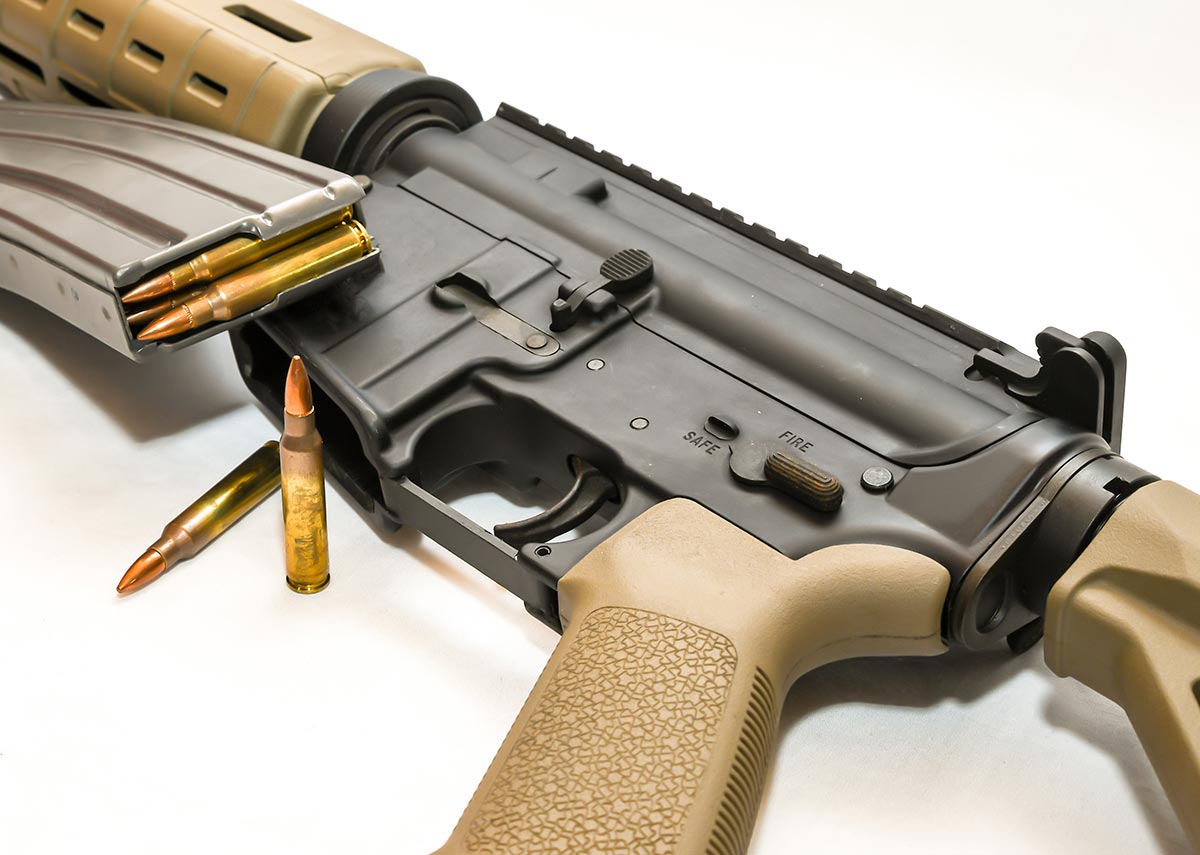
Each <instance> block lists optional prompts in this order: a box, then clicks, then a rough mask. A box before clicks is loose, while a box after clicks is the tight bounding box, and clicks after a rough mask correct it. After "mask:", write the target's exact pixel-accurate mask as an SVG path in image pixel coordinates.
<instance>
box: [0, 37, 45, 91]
mask: <svg viewBox="0 0 1200 855" xmlns="http://www.w3.org/2000/svg"><path fill="white" fill-rule="evenodd" d="M0 59H3V60H5V61H6V62H8V63H9V64H10V65H14V66H16V67H17V68H19V69H21V70H22V71H24V72H25V73H26V74H30V75H32V76H33V77H36V78H37V79H38V80H40V81H42V82H43V83H45V82H46V75H45V73H44V72H43V71H42V67H41V66H40V65H38V64H37V63H36V62H34V61H33V60H32V59H29V58H28V57H26V56H23V55H22V54H19V53H17V52H16V51H15V50H13V49H12V48H10V47H8V46H7V45H5V44H3V43H0Z"/></svg>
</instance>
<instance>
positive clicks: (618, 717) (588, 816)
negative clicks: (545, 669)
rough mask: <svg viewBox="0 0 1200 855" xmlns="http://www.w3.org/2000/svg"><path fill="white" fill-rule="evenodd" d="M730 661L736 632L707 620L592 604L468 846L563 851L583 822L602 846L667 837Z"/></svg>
mask: <svg viewBox="0 0 1200 855" xmlns="http://www.w3.org/2000/svg"><path fill="white" fill-rule="evenodd" d="M736 668H737V651H736V649H735V648H734V646H733V643H732V642H731V641H730V640H729V639H727V638H725V637H724V636H722V635H720V634H718V633H715V632H711V631H710V630H707V629H704V628H703V627H698V626H694V625H693V624H690V623H686V622H684V621H679V620H674V619H672V618H668V617H663V616H662V615H656V614H651V613H648V612H642V611H637V610H635V609H623V608H603V609H597V610H596V611H594V612H592V613H591V614H590V615H588V616H587V618H586V619H585V620H584V622H583V624H582V625H581V626H580V629H579V632H578V633H577V634H576V635H575V637H574V639H573V640H572V643H571V645H570V647H569V648H568V649H567V651H566V655H565V656H563V657H562V658H561V660H560V661H559V662H558V663H557V665H556V667H555V669H554V673H553V675H552V676H551V678H550V680H549V682H548V683H547V685H546V688H545V690H544V691H543V692H542V695H541V702H540V703H539V705H538V707H537V709H536V710H535V711H534V712H533V715H531V716H530V718H529V719H528V721H527V722H526V723H525V727H524V729H523V731H522V733H521V736H520V739H518V740H517V742H516V744H515V745H514V746H513V749H512V751H511V752H510V753H509V755H508V761H507V762H506V763H505V764H504V768H503V769H502V770H501V771H500V774H499V775H497V777H496V779H495V781H494V782H493V784H492V786H491V788H490V789H489V791H488V793H487V795H486V796H485V797H484V799H483V800H482V802H481V804H480V806H479V808H478V810H477V811H476V812H475V814H474V816H473V817H472V820H471V825H470V828H469V829H468V832H467V840H466V844H467V850H468V851H470V852H489V853H490V852H496V853H501V852H503V853H512V855H524V853H533V852H553V851H560V852H570V851H572V846H573V844H574V841H576V840H577V839H578V837H579V835H580V834H581V833H583V832H587V833H588V835H589V837H590V839H591V840H592V842H593V844H594V845H595V846H596V847H597V848H599V849H601V851H622V850H631V851H638V850H641V849H646V850H647V851H651V850H652V849H653V847H654V846H657V845H659V844H662V845H666V846H671V845H674V843H675V842H676V841H677V840H678V838H679V834H680V832H681V831H682V829H683V824H684V820H685V819H686V818H687V805H688V804H689V803H690V802H691V800H692V798H693V796H694V795H695V792H696V787H697V786H698V784H699V782H700V778H701V777H702V776H703V774H704V770H705V768H706V767H707V766H708V761H709V756H710V755H711V753H712V745H713V742H714V741H715V740H716V738H717V731H718V729H719V726H720V724H721V717H722V714H723V713H724V710H725V706H726V703H727V702H728V699H729V690H730V687H731V686H732V684H733V676H734V671H735V669H736ZM680 723H685V726H682V727H681V726H680ZM613 758H621V763H620V769H619V771H609V770H610V769H613V768H614V766H613V764H612V760H613ZM529 805H538V806H540V809H539V810H535V811H532V812H530V811H528V810H527V807H528V806H529ZM611 805H621V810H620V811H613V810H611V809H610V806H611Z"/></svg>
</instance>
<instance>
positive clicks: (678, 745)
mask: <svg viewBox="0 0 1200 855" xmlns="http://www.w3.org/2000/svg"><path fill="white" fill-rule="evenodd" d="M949 582H950V577H949V574H948V573H947V572H946V571H945V569H944V568H942V567H941V566H940V565H938V564H937V563H936V562H933V561H931V560H929V559H928V558H924V557H922V556H920V555H916V554H914V553H911V552H907V551H905V550H903V549H896V548H894V547H887V546H837V547H830V548H828V549H823V550H821V551H819V552H816V553H814V554H813V555H810V556H808V557H806V558H804V559H801V560H800V561H792V560H790V559H789V558H787V557H786V556H783V555H780V554H779V553H778V552H776V551H775V550H774V549H772V548H770V547H769V546H767V545H766V544H763V543H761V542H760V541H757V540H755V539H754V538H753V537H751V536H750V535H748V534H746V533H745V532H744V531H742V530H740V529H738V528H736V527H735V526H732V525H730V524H729V523H728V522H726V521H725V520H723V519H721V518H720V517H718V516H716V515H715V514H713V513H712V512H711V511H708V510H706V509H704V508H702V507H700V506H699V505H697V504H695V503H693V502H690V501H687V500H684V499H674V500H671V501H668V502H663V503H662V504H660V505H657V506H656V507H654V508H652V509H651V510H649V511H647V512H646V513H644V514H642V516H640V517H638V518H637V519H636V520H634V521H633V522H632V523H630V524H628V525H627V526H625V528H624V529H622V530H621V531H620V532H618V533H617V534H616V535H614V536H613V537H611V538H609V539H608V540H606V541H605V542H604V543H603V544H601V545H600V546H599V547H597V548H596V549H595V550H593V551H592V552H591V553H590V554H589V555H588V556H587V557H586V558H585V559H584V560H583V561H582V562H580V563H579V564H578V565H576V566H575V567H574V568H573V569H572V570H571V571H570V572H569V573H567V575H566V576H564V577H563V579H562V581H561V582H560V584H559V603H560V606H561V607H562V615H563V620H564V625H565V627H566V631H565V632H564V634H563V639H562V641H561V642H560V643H559V645H558V648H557V649H556V650H555V651H554V657H553V658H552V659H551V660H550V664H549V665H548V666H547V667H546V670H545V672H544V673H543V674H542V676H541V678H540V679H539V680H538V682H537V685H536V686H534V688H533V691H532V692H531V693H530V695H529V700H528V702H527V703H526V704H525V707H524V709H522V710H521V713H520V715H519V716H518V717H517V721H516V724H514V725H513V728H512V730H511V731H510V732H509V734H508V737H507V738H506V739H505V741H504V744H503V745H502V746H501V747H500V751H499V753H498V754H497V755H496V759H495V760H494V761H493V762H492V765H491V767H490V768H489V769H488V772H487V774H486V775H485V776H484V779H483V782H482V783H481V784H480V785H479V789H478V790H477V791H476V793H475V797H474V798H473V799H472V801H471V803H470V804H469V805H468V806H467V810H466V812H465V813H464V814H463V817H462V820H461V821H460V822H459V824H458V827H457V828H455V830H454V833H453V834H452V835H451V837H450V839H449V841H448V842H447V843H446V845H445V846H444V847H442V849H441V850H439V852H440V853H441V855H563V853H570V855H577V853H578V855H584V853H588V854H589V855H590V853H605V855H701V853H703V855H743V853H744V852H745V851H746V847H747V846H748V845H749V842H750V835H751V832H752V830H753V827H754V820H755V816H756V815H757V813H758V804H759V801H760V799H761V798H762V791H763V785H764V782H765V779H766V771H767V768H768V766H769V763H770V757H771V753H772V747H773V745H774V743H775V731H776V728H777V726H778V721H779V705H780V698H781V696H782V694H783V691H784V690H785V689H786V687H787V686H788V685H790V683H791V681H792V680H794V679H795V678H796V677H797V676H799V675H800V674H802V673H804V672H805V671H807V670H809V669H811V668H814V667H816V666H817V665H820V664H822V663H825V662H831V661H834V660H837V659H843V658H848V657H852V656H873V655H903V654H917V655H931V654H935V653H938V652H940V651H942V650H943V649H944V645H943V644H942V642H941V637H940V625H941V613H942V607H943V605H944V603H945V597H946V591H947V589H948V587H949Z"/></svg>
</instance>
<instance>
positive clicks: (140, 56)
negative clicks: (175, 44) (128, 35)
mask: <svg viewBox="0 0 1200 855" xmlns="http://www.w3.org/2000/svg"><path fill="white" fill-rule="evenodd" d="M125 56H126V58H127V59H129V61H130V62H133V63H135V64H137V65H140V66H141V67H142V68H144V69H146V70H147V71H153V72H157V71H158V70H159V69H160V68H162V66H163V63H164V62H165V61H166V57H165V56H163V53H162V51H160V50H156V49H154V48H152V47H150V45H148V44H146V43H145V42H140V41H138V40H137V39H134V40H133V41H131V42H130V43H129V47H127V48H125Z"/></svg>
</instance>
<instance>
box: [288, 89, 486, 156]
mask: <svg viewBox="0 0 1200 855" xmlns="http://www.w3.org/2000/svg"><path fill="white" fill-rule="evenodd" d="M482 118H483V117H482V116H481V115H480V113H479V108H478V107H477V106H475V101H474V100H473V99H472V98H471V96H470V95H468V94H467V93H466V92H465V91H463V89H462V88H460V87H459V86H457V85H456V84H454V83H451V82H450V81H449V80H443V79H441V78H440V77H430V76H429V75H427V74H421V73H420V72H417V71H407V70H405V69H401V68H385V69H381V70H379V71H373V72H371V73H370V74H365V75H363V76H362V77H359V78H358V79H357V80H354V81H353V82H352V83H350V85H349V86H347V87H346V88H344V89H343V90H342V91H340V92H338V94H337V95H335V96H334V97H333V100H332V101H330V102H329V103H328V104H327V105H326V106H325V109H324V110H322V111H321V114H320V115H319V116H317V121H316V122H315V123H314V125H313V127H312V129H311V130H310V131H309V133H308V137H307V139H305V141H304V154H303V156H304V159H305V160H311V161H313V162H315V163H321V164H324V165H325V166H331V167H333V168H334V169H340V170H342V171H343V172H351V173H357V172H365V173H370V172H374V171H375V170H376V169H378V168H379V167H380V166H381V165H382V164H383V163H384V162H385V161H386V160H387V158H388V156H389V155H390V154H391V152H392V150H393V149H395V147H396V146H397V145H399V144H400V143H401V142H402V141H403V140H404V139H405V137H407V136H408V135H409V134H412V133H415V132H416V131H418V130H421V129H422V128H430V127H439V128H447V129H449V130H454V131H461V130H464V129H466V128H468V127H470V126H471V125H473V124H475V123H476V122H479V121H481V120H482Z"/></svg>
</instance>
